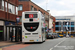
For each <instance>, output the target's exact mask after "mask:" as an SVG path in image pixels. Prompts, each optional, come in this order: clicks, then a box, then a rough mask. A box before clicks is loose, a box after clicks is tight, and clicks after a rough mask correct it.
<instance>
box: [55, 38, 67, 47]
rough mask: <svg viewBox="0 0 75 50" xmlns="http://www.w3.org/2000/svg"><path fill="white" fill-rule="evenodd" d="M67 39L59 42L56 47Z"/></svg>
mask: <svg viewBox="0 0 75 50" xmlns="http://www.w3.org/2000/svg"><path fill="white" fill-rule="evenodd" d="M65 40H66V39H64V40H62V41H61V42H59V43H58V44H57V45H55V46H54V47H57V46H58V45H59V44H61V43H62V42H63V41H65Z"/></svg>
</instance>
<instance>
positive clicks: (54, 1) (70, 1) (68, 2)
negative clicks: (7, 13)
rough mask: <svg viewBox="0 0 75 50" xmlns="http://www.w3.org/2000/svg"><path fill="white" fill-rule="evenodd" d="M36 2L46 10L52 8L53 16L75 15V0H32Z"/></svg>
mask: <svg viewBox="0 0 75 50" xmlns="http://www.w3.org/2000/svg"><path fill="white" fill-rule="evenodd" d="M32 1H33V2H34V3H36V4H37V5H39V6H40V7H42V8H43V9H45V10H46V3H47V9H48V10H50V13H51V15H53V16H71V15H75V0H32Z"/></svg>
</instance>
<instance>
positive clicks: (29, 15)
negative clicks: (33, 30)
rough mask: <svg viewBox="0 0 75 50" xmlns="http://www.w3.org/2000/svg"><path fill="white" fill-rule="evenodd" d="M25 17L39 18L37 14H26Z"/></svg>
mask: <svg viewBox="0 0 75 50" xmlns="http://www.w3.org/2000/svg"><path fill="white" fill-rule="evenodd" d="M25 18H37V14H25Z"/></svg>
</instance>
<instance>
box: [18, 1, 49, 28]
mask: <svg viewBox="0 0 75 50" xmlns="http://www.w3.org/2000/svg"><path fill="white" fill-rule="evenodd" d="M18 8H19V11H18V13H19V17H20V22H21V21H22V20H21V19H22V12H23V11H40V12H41V13H42V14H43V15H44V16H45V19H46V25H47V27H48V28H49V26H48V25H49V17H50V15H49V13H48V12H47V11H45V10H44V9H42V8H41V7H39V6H38V5H36V4H35V3H33V2H32V1H31V0H19V7H18Z"/></svg>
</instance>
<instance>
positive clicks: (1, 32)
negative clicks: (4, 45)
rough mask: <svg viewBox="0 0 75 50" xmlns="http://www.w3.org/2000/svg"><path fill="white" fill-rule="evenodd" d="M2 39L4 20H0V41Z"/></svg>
mask: <svg viewBox="0 0 75 50" xmlns="http://www.w3.org/2000/svg"><path fill="white" fill-rule="evenodd" d="M3 40H4V21H0V41H3Z"/></svg>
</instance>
